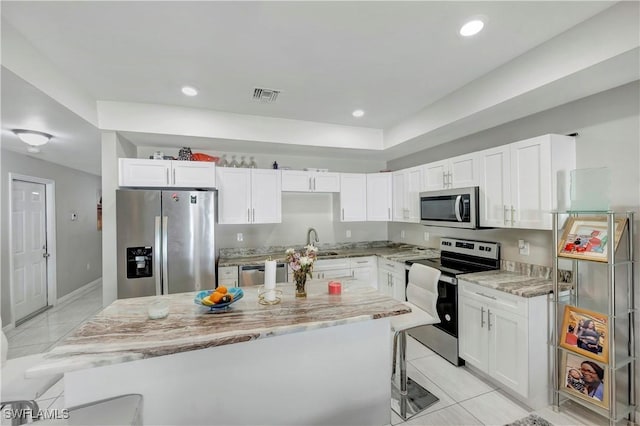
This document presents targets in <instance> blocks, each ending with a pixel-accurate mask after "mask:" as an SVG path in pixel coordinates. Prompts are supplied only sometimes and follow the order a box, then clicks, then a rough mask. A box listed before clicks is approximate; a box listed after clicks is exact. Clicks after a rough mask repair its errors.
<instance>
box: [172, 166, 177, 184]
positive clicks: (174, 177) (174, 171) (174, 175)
mask: <svg viewBox="0 0 640 426" xmlns="http://www.w3.org/2000/svg"><path fill="white" fill-rule="evenodd" d="M172 183H173V184H174V185H175V184H176V169H173V182H172Z"/></svg>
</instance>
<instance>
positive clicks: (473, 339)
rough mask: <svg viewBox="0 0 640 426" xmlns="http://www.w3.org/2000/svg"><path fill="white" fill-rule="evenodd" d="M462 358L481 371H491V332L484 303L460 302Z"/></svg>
mask: <svg viewBox="0 0 640 426" xmlns="http://www.w3.org/2000/svg"><path fill="white" fill-rule="evenodd" d="M458 324H459V326H460V330H459V332H460V335H459V337H458V343H459V345H460V358H462V359H464V360H465V361H466V362H468V363H469V364H471V365H473V366H474V367H477V368H479V369H480V370H482V371H484V372H487V371H488V370H489V359H488V357H489V354H488V351H489V332H488V325H487V308H486V306H485V305H483V304H482V303H480V302H478V301H476V300H473V299H469V298H466V297H461V298H460V299H459V300H458Z"/></svg>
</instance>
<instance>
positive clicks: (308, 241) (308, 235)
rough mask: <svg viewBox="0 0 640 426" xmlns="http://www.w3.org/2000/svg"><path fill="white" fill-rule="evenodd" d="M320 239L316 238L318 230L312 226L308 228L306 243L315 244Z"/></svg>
mask: <svg viewBox="0 0 640 426" xmlns="http://www.w3.org/2000/svg"><path fill="white" fill-rule="evenodd" d="M312 232H313V235H314V237H313V241H311V233H312ZM319 242H320V239H318V231H316V230H315V229H314V228H309V230H308V231H307V245H312V244H313V245H315V243H319Z"/></svg>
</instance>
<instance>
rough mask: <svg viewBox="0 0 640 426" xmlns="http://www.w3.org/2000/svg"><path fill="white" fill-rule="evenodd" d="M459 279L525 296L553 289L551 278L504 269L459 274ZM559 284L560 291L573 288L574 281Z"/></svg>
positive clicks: (548, 291) (550, 291)
mask: <svg viewBox="0 0 640 426" xmlns="http://www.w3.org/2000/svg"><path fill="white" fill-rule="evenodd" d="M458 280H462V281H466V282H470V283H472V284H476V285H480V286H482V287H486V288H490V289H493V290H497V291H501V292H504V293H508V294H513V295H515V296H519V297H524V298H531V297H538V296H544V295H547V294H550V293H552V291H553V280H551V279H550V278H544V277H536V276H530V275H527V274H523V273H520V272H515V271H505V270H503V269H498V270H494V271H483V272H473V273H470V274H463V275H459V276H458ZM559 286H560V291H566V290H569V289H571V288H572V286H573V283H566V282H563V283H559Z"/></svg>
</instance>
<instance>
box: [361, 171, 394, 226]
mask: <svg viewBox="0 0 640 426" xmlns="http://www.w3.org/2000/svg"><path fill="white" fill-rule="evenodd" d="M391 178H392V176H391V173H369V174H367V221H369V222H373V221H379V222H386V221H389V220H391V206H392V205H393V200H392V194H393V192H392V179H391Z"/></svg>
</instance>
